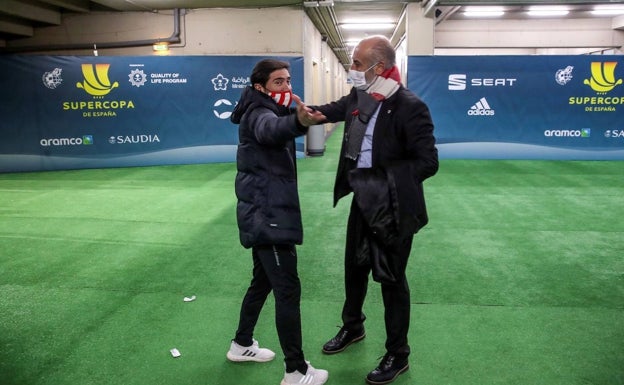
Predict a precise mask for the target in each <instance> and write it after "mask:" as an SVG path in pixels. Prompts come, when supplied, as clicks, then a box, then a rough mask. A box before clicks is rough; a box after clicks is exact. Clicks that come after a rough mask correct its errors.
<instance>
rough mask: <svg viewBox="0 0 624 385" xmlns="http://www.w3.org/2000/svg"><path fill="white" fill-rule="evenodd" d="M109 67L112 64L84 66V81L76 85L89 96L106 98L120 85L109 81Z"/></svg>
mask: <svg viewBox="0 0 624 385" xmlns="http://www.w3.org/2000/svg"><path fill="white" fill-rule="evenodd" d="M108 67H110V64H83V65H82V75H83V76H84V80H83V82H82V83H76V87H78V88H82V89H83V90H85V91H86V92H87V93H88V94H89V95H93V96H104V95H106V94H108V93H109V92H111V90H112V89H113V88H115V87H118V86H119V83H117V82H115V83H113V84H111V82H110V80H108Z"/></svg>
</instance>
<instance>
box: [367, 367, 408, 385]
mask: <svg viewBox="0 0 624 385" xmlns="http://www.w3.org/2000/svg"><path fill="white" fill-rule="evenodd" d="M407 369H409V364H408V365H405V367H404V368H402V369H401V370H399V371H398V372H397V374H395V375H394V377H392V378H391V379H389V380H386V381H373V380H369V379H368V377H367V378H366V382H367V383H368V384H370V385H385V384H389V383H391V382H392V381H394V380H396V378H397V377H398V376H399V375H401V374H403V373H405V372H406V371H407Z"/></svg>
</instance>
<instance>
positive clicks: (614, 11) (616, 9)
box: [591, 5, 624, 16]
mask: <svg viewBox="0 0 624 385" xmlns="http://www.w3.org/2000/svg"><path fill="white" fill-rule="evenodd" d="M591 13H592V15H597V16H615V15H623V14H624V7H622V6H608V5H597V6H595V7H594V10H593V11H591Z"/></svg>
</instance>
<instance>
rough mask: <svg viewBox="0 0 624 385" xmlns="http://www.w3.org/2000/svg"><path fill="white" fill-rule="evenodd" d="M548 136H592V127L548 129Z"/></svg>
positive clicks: (546, 134) (546, 133)
mask: <svg viewBox="0 0 624 385" xmlns="http://www.w3.org/2000/svg"><path fill="white" fill-rule="evenodd" d="M544 136H546V137H549V138H550V137H556V138H589V137H591V128H581V129H580V130H546V131H544Z"/></svg>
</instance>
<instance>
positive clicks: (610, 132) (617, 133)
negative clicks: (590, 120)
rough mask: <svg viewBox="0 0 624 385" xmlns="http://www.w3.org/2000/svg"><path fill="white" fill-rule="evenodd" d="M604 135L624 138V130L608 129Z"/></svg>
mask: <svg viewBox="0 0 624 385" xmlns="http://www.w3.org/2000/svg"><path fill="white" fill-rule="evenodd" d="M604 136H605V138H624V130H607V131H605V133H604Z"/></svg>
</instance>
